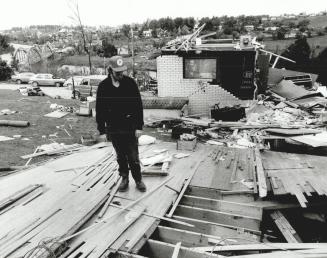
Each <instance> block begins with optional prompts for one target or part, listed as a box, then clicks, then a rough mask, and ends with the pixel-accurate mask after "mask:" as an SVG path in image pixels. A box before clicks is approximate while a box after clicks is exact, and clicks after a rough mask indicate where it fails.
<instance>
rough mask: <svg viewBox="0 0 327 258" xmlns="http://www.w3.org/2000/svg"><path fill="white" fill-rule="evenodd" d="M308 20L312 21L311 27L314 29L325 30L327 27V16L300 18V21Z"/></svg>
mask: <svg viewBox="0 0 327 258" xmlns="http://www.w3.org/2000/svg"><path fill="white" fill-rule="evenodd" d="M304 19H308V20H309V21H310V24H309V26H310V27H312V28H325V27H327V16H326V15H323V16H314V17H308V18H299V19H298V21H301V20H304Z"/></svg>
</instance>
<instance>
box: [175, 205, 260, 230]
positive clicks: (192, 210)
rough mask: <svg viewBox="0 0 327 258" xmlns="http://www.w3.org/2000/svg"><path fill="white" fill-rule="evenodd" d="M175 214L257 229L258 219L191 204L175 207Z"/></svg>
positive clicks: (258, 226)
mask: <svg viewBox="0 0 327 258" xmlns="http://www.w3.org/2000/svg"><path fill="white" fill-rule="evenodd" d="M175 214H176V215H177V216H183V217H189V218H193V219H201V220H206V221H208V222H214V223H217V224H224V225H231V226H236V227H242V228H246V229H252V230H257V231H259V229H260V222H261V220H260V219H257V218H253V217H247V216H242V215H239V214H232V213H227V212H220V211H213V210H208V209H202V208H196V207H191V206H185V205H179V206H178V207H177V209H176V213H175Z"/></svg>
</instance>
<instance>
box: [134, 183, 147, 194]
mask: <svg viewBox="0 0 327 258" xmlns="http://www.w3.org/2000/svg"><path fill="white" fill-rule="evenodd" d="M135 183H136V188H137V189H138V190H139V191H141V192H145V191H146V186H145V184H144V183H143V181H138V182H135Z"/></svg>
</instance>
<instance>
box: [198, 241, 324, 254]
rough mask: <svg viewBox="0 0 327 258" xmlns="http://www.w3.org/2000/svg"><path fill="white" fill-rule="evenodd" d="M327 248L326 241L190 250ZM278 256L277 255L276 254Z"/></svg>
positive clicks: (223, 246)
mask: <svg viewBox="0 0 327 258" xmlns="http://www.w3.org/2000/svg"><path fill="white" fill-rule="evenodd" d="M326 248H327V244H326V243H258V244H247V245H222V246H216V247H214V249H213V247H212V246H207V247H199V248H192V250H198V251H204V252H205V251H208V252H211V251H212V250H214V252H219V251H222V252H226V251H269V250H310V249H312V250H315V249H317V250H319V249H323V250H325V249H326ZM276 257H278V256H276Z"/></svg>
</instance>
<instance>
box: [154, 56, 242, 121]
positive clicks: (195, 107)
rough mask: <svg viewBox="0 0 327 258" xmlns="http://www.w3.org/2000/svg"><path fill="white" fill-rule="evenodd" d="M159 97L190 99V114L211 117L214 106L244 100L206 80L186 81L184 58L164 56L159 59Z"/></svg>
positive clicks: (238, 102) (237, 102) (232, 103)
mask: <svg viewBox="0 0 327 258" xmlns="http://www.w3.org/2000/svg"><path fill="white" fill-rule="evenodd" d="M157 80H158V96H159V97H188V98H189V111H190V114H202V115H203V116H210V108H211V106H213V105H214V104H217V103H220V104H222V105H234V104H240V103H242V100H240V99H238V98H237V97H235V96H234V95H233V94H231V93H230V92H228V91H226V90H225V89H223V88H221V87H220V86H219V85H210V84H208V83H207V81H208V80H205V79H184V78H183V58H182V57H179V56H177V55H163V56H160V57H158V58H157Z"/></svg>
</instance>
